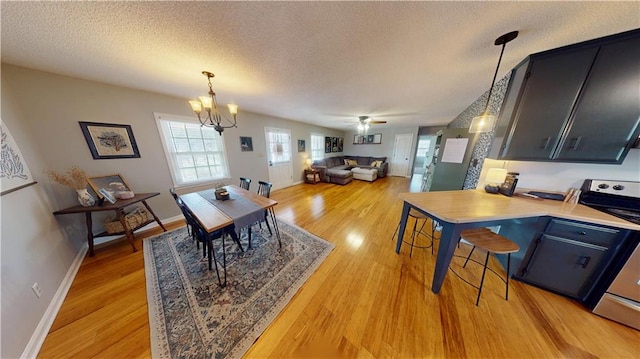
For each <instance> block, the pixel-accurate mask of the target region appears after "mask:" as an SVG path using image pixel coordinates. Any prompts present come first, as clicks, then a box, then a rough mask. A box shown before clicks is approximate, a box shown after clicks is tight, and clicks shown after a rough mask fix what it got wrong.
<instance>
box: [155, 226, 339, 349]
mask: <svg viewBox="0 0 640 359" xmlns="http://www.w3.org/2000/svg"><path fill="white" fill-rule="evenodd" d="M278 224H279V228H280V237H281V239H282V248H279V246H278V240H277V238H276V237H275V236H271V235H269V232H268V231H267V230H266V229H263V230H259V229H258V228H257V226H256V227H254V230H253V232H254V233H253V234H252V239H251V245H252V249H251V250H246V247H247V240H246V238H245V237H246V234H243V236H241V239H242V240H241V242H242V244H243V246H244V247H245V250H246V251H245V252H244V253H242V252H240V249H239V248H238V246H237V245H236V244H235V243H234V242H233V241H232V240H227V241H226V250H227V281H228V282H227V286H226V287H224V288H221V287H219V286H218V279H217V277H216V271H215V268H214V269H213V270H209V269H208V263H207V260H206V258H204V257H203V254H202V245H200V249H198V248H196V243H195V242H193V241H192V240H191V237H190V236H189V235H188V233H187V229H186V227H182V228H178V229H176V230H173V231H171V232H165V233H162V234H160V235H158V236H155V237H153V238H149V239H146V240H145V241H144V243H143V244H144V261H145V265H144V267H145V275H146V280H147V301H148V304H149V324H150V327H151V351H152V356H153V358H156V359H159V358H239V357H241V356H242V355H243V354H244V353H245V352H246V351H247V350H248V349H249V347H251V345H252V344H253V343H254V342H255V340H256V339H257V338H258V337H259V336H260V334H262V332H263V331H264V329H265V328H266V327H267V326H268V325H269V324H270V323H271V321H273V319H274V318H275V317H276V316H277V315H278V313H280V311H281V310H282V309H283V308H284V307H285V306H286V305H287V303H288V302H289V301H290V300H291V298H292V297H293V296H294V295H295V293H296V292H297V291H298V289H299V288H300V287H301V286H302V284H303V283H304V282H305V281H306V280H307V279H308V278H309V277H310V276H311V275H312V274H313V273H314V271H315V270H316V269H317V268H318V266H319V265H320V264H321V263H322V261H323V260H324V259H325V258H326V257H327V256H328V255H329V253H330V252H331V250H332V249H333V247H334V245H333V244H332V243H329V242H327V241H325V240H323V239H321V238H319V237H317V236H314V235H313V234H311V233H309V232H306V231H305V230H303V229H301V228H299V227H296V226H294V225H291V224H288V223H285V222H282V221H278ZM263 227H265V226H264V225H263ZM214 243H215V247H216V248H218V250H221V242H214ZM218 255H220V258H221V253H218ZM220 269H222V268H220ZM221 275H222V272H221Z"/></svg>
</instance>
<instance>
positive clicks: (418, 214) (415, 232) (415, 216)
mask: <svg viewBox="0 0 640 359" xmlns="http://www.w3.org/2000/svg"><path fill="white" fill-rule="evenodd" d="M409 217H410V218H413V219H414V222H413V231H412V232H411V243H409V242H407V241H405V240H402V241H403V242H404V243H406V244H408V245H410V246H411V250H410V251H409V257H411V256H412V255H413V248H414V247H415V248H423V249H426V248H431V254H433V233H434V230H435V227H434V224H433V223H432V226H431V235H429V234H428V233H426V232H425V231H424V226H425V225H426V224H427V222H428V221H429V217H427V216H426V215H424V214H422V213H421V212H419V211H416V210H415V209H413V208H411V209H410V210H409ZM419 221H422V224H421V225H420V228H419V229H418V222H419ZM399 229H400V222H398V226H397V227H396V230H395V232H393V237H391V239H393V238H395V237H396V234H397V233H398V230H399ZM420 235H422V236H424V237H426V238H429V239H430V242H429V244H428V245H425V246H419V245H416V244H415V241H416V237H417V236H420Z"/></svg>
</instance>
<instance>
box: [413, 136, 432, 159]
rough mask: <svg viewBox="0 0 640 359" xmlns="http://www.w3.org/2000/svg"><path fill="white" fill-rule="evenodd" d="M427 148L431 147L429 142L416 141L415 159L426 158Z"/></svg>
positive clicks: (428, 140) (424, 140) (427, 140)
mask: <svg viewBox="0 0 640 359" xmlns="http://www.w3.org/2000/svg"><path fill="white" fill-rule="evenodd" d="M429 147H431V140H430V139H428V138H427V139H424V138H421V139H419V140H418V149H417V150H416V156H417V157H426V156H427V152H429Z"/></svg>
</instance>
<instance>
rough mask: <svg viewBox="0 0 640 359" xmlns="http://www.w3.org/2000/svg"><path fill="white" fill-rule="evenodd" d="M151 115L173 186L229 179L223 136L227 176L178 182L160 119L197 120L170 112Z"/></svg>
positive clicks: (194, 121) (184, 186) (190, 121)
mask: <svg viewBox="0 0 640 359" xmlns="http://www.w3.org/2000/svg"><path fill="white" fill-rule="evenodd" d="M153 117H154V118H155V120H156V127H157V128H158V134H159V135H160V141H162V150H163V151H164V156H165V158H166V160H167V168H168V169H169V173H170V174H171V182H172V183H173V186H174V187H177V188H189V187H196V186H199V185H202V184H206V183H215V182H223V181H225V180H230V179H231V177H230V175H231V172H230V168H229V159H228V157H227V153H228V152H227V145H226V143H225V142H224V137H223V138H221V139H220V140H221V141H222V147H223V148H224V156H223V157H224V165H225V166H226V168H227V175H228V176H227V177H224V178H217V179H207V180H202V181H194V182H189V183H178V180H177V178H176V174H175V170H174V168H175V166H174V160H173V156H172V155H171V154H170V153H169V152H167V148H169V144H168V143H167V140H166V138H165V134H164V132H163V130H162V123H161V121H162V120H168V121H176V122H186V123H193V124H198V123H199V122H197V121H196V119H195V118H193V117H188V116H180V115H172V114H167V113H158V112H154V113H153Z"/></svg>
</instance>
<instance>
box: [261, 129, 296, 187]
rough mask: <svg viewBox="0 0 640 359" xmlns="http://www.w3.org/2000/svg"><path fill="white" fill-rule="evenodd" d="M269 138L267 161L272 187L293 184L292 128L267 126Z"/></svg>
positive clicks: (266, 133)
mask: <svg viewBox="0 0 640 359" xmlns="http://www.w3.org/2000/svg"><path fill="white" fill-rule="evenodd" d="M264 131H265V136H266V139H267V161H268V162H267V163H268V165H269V182H271V184H273V188H272V189H278V188H284V187H289V186H291V185H293V165H292V163H291V130H288V129H282V128H273V127H265V129H264Z"/></svg>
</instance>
